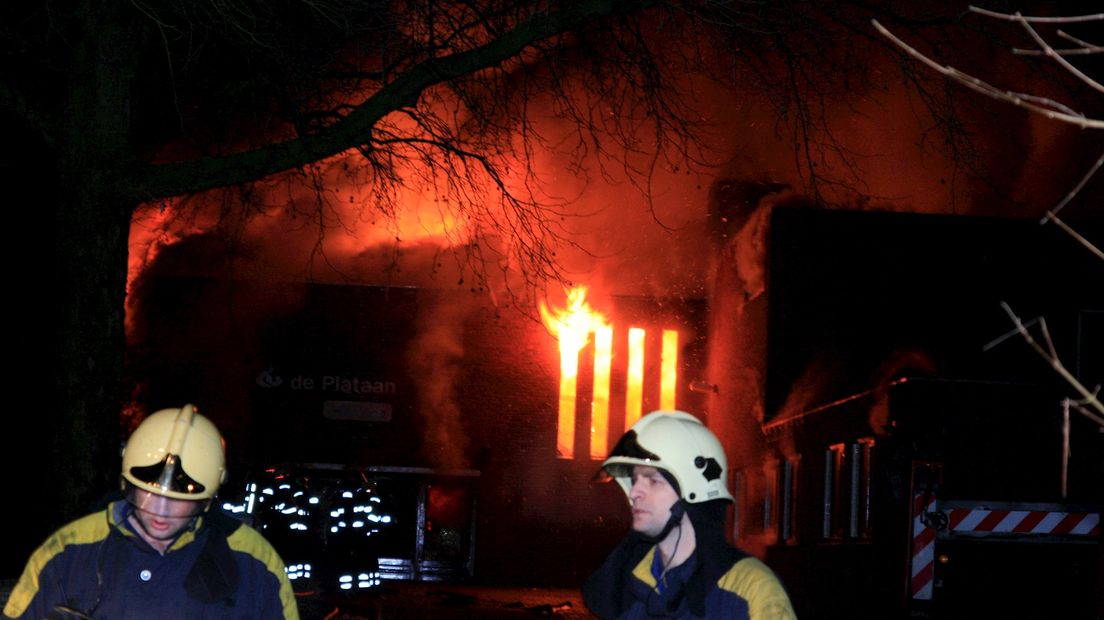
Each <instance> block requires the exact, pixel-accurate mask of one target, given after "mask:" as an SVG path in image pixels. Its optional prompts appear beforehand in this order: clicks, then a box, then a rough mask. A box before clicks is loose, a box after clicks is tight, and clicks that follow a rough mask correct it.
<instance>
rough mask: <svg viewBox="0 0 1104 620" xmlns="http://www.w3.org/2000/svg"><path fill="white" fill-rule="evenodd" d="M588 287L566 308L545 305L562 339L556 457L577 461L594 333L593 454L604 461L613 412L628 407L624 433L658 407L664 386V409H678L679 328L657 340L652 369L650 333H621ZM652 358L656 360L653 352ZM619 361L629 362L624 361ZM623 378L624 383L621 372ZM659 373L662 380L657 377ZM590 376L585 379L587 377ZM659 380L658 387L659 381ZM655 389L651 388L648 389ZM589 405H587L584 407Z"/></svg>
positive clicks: (544, 313)
mask: <svg viewBox="0 0 1104 620" xmlns="http://www.w3.org/2000/svg"><path fill="white" fill-rule="evenodd" d="M586 292H587V289H586V287H583V286H580V287H576V288H574V289H571V290H570V291H568V293H567V305H566V307H565V308H564V309H562V310H550V309H549V308H548V307H547V306H546V305H545V304H543V303H542V304H541V307H540V311H541V317H542V318H543V320H544V324H545V326H546V327H547V329H548V330H549V332H551V333H552V335H554V336H556V338H557V339H558V340H559V349H560V392H559V406H558V415H557V420H556V423H557V426H556V455H557V456H558V457H560V458H564V459H570V458H574V457H575V421H576V415H577V408H578V396H579V395H578V391H579V385H578V384H579V356H580V353H582V351H583V350H584V349H585V348H586V347H587V345H588V344H589V343H590V341H591V335H592V334H593V338H594V340H593V343H594V346H593V351H594V362H593V366H592V370H593V376H592V381H593V384H592V386H591V398H590V425H589V430H590V432H589V450H588V452H589V455H590V458H591V459H595V460H597V459H603V458H605V457H606V455H607V453H608V452H609V436H610V419H611V414H612V412H613V409H614V408H615V407H616V408H621V407H623V411H624V417H623V418H622V420H623V428H622V429H619V430H618V431H617V434H618V435H620V434H621V433H622V432H623V431H624V430H625V429H628V428H629V427H630V426H632V425H633V424H634V423H635V422H636V421H637V420H639V419H640V416H641V415H642V414H643V411H644V407H645V403H646V402H650V403H652V405H649V406H655V405H656V404H657V403H656V398H655V397H656V395H657V394H656V392H657V389H656V388H657V387H658V406H659V407H660V408H663V409H675V407H676V393H677V385H678V383H677V382H678V361H679V360H678V346H679V334H678V332H677V331H676V330H663V331H662V335H661V337H660V338H652V339H651V342H652V344H653V346H656V345H658V346H659V347H660V352H659V353H660V354H659V364H658V372H657V369H656V368H655V364H654V362H653V366H652V367H651V369H650V370H649V365H648V358H649V355H648V348H649V343H650V340H649V337H648V330H646V329H643V328H639V327H631V328H629V329H628V330H626V331H623V332H617V330H616V329H615V328H614V327H613V326H611V325H610V324H609V323H608V322H607V320H606V317H605V316H604V315H603V314H601V313H599V312H597V311H595V310H594V309H592V308H591V307H590V305H589V304H588V303H587V302H586ZM651 356H652V359H655V358H654V356H655V352H654V351H653V352H652V354H651ZM616 358H620V359H622V360H623V361H622V362H618V361H617V359H616ZM620 373H624V374H623V377H624V378H623V380H619V379H620V378H621V376H622V375H621V374H620ZM656 374H658V377H656ZM584 376H585V375H584ZM656 379H658V386H656V384H655V383H654V381H655V380H656ZM649 384H650V385H651V389H650V390H649V389H647V388H648V387H649ZM611 386H617V387H622V386H623V389H624V392H623V394H611V392H612V387H611ZM584 406H585V405H584Z"/></svg>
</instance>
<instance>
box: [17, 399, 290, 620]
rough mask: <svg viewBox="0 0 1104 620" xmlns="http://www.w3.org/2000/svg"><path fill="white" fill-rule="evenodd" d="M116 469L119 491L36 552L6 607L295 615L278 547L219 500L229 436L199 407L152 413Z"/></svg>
mask: <svg viewBox="0 0 1104 620" xmlns="http://www.w3.org/2000/svg"><path fill="white" fill-rule="evenodd" d="M121 479H122V490H123V499H121V500H119V501H115V502H112V503H111V504H109V505H108V506H107V507H106V508H105V509H104V510H101V511H98V512H94V513H92V514H89V515H87V516H85V517H83V518H81V519H78V520H76V521H73V522H72V523H69V524H68V525H65V526H63V527H62V528H61V529H60V530H58V531H57V532H56V533H54V534H53V535H52V536H51V537H50V538H49V539H47V540H46V542H45V543H43V544H42V545H41V546H40V547H39V548H38V549H37V550H36V551H35V552H34V554H33V555H32V556H31V559H30V561H29V562H27V567H26V568H25V569H24V571H23V575H22V577H21V578H20V579H19V582H18V583H17V584H16V586H15V588H14V589H13V590H12V593H11V595H10V596H9V597H8V601H7V603H6V605H5V606H4V616H5V617H8V618H26V619H32V618H33V619H35V620H37V619H39V618H101V617H102V618H124V617H125V618H164V619H166V620H167V619H171V618H231V617H233V618H274V619H275V618H282V619H284V620H298V618H299V611H298V607H297V606H296V602H295V594H294V592H293V591H292V588H291V584H290V582H289V581H288V578H287V575H286V573H285V571H284V563H283V561H282V560H281V559H280V556H279V554H277V552H276V550H275V549H273V548H272V546H271V545H270V544H269V543H268V541H267V540H265V539H264V538H263V537H262V536H261V534H260V533H258V532H257V531H256V530H254V529H252V528H251V527H249V526H247V525H245V524H243V523H241V522H240V521H238V520H236V519H234V518H233V517H231V516H229V515H227V514H225V513H223V512H222V511H221V510H219V509H215V508H213V507H212V504H213V502H214V499H215V497H216V494H217V493H218V490H219V487H220V486H221V485H222V483H223V482H224V481H225V479H226V444H225V442H224V441H223V439H222V436H221V435H220V434H219V431H218V429H217V428H216V427H215V425H214V424H213V423H212V422H211V421H210V420H209V419H207V418H206V417H205V416H202V415H200V414H199V413H198V412H197V411H196V408H195V407H194V406H192V405H184V406H183V407H180V408H173V409H162V410H160V411H157V412H156V413H153V414H151V415H149V416H148V417H146V419H145V420H143V421H142V423H141V424H139V425H138V428H137V429H135V431H134V432H133V433H132V434H131V436H130V439H129V440H128V441H127V443H126V446H125V447H124V449H123V458H122V472H121Z"/></svg>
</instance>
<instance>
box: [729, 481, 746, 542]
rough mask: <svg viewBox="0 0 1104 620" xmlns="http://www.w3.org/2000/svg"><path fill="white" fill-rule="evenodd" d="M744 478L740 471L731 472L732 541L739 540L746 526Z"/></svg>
mask: <svg viewBox="0 0 1104 620" xmlns="http://www.w3.org/2000/svg"><path fill="white" fill-rule="evenodd" d="M745 477H746V476H745V474H744V472H743V471H742V470H740V471H734V472H732V500H733V501H732V503H733V504H734V507H733V509H732V539H733V540H739V539H740V534H741V533H742V531H743V529H744V526H745V525H746V519H747V514H745V507H746V506H747V497H746V495H747V488H746V487H747V485H746V484H745V481H744V479H745Z"/></svg>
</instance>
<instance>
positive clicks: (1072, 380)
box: [1000, 301, 1104, 426]
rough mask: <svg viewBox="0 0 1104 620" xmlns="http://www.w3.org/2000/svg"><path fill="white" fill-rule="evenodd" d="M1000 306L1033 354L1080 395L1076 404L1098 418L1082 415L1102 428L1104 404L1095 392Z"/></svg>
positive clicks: (1007, 307)
mask: <svg viewBox="0 0 1104 620" xmlns="http://www.w3.org/2000/svg"><path fill="white" fill-rule="evenodd" d="M1000 305H1001V307H1002V308H1004V311H1005V312H1006V313H1007V314H1008V316H1009V317H1010V318H1011V319H1012V323H1013V324H1014V325H1015V326H1016V331H1017V332H1019V334H1020V335H1021V336H1023V338H1024V340H1026V341H1027V344H1029V345H1030V346H1031V348H1032V349H1035V352H1036V353H1038V354H1039V355H1040V356H1042V358H1043V359H1045V360H1047V361H1048V362H1049V363H1050V366H1051V367H1052V368H1054V370H1055V371H1056V372H1057V373H1058V374H1059V375H1061V376H1062V378H1063V379H1065V380H1066V382H1067V383H1069V384H1070V386H1072V387H1073V389H1074V390H1076V391H1077V393H1078V394H1080V395H1081V400H1079V401H1077V402H1078V403H1081V404H1082V405H1085V406H1090V407H1092V408H1093V409H1096V410H1097V411H1099V412H1100V417H1099V418H1098V417H1097V416H1096V414H1094V413H1092V412H1090V411H1088V410H1086V411H1084V412H1082V413H1084V414H1085V415H1086V416H1088V417H1089V418H1090V419H1092V420H1094V421H1095V422H1096V423H1097V424H1100V425H1101V426H1104V404H1101V402H1100V399H1099V398H1097V396H1096V391H1095V390H1094V391H1093V392H1090V391H1089V390H1087V389H1086V388H1085V386H1084V385H1082V384H1081V382H1080V381H1078V380H1077V377H1074V376H1073V375H1072V374H1070V372H1069V371H1068V370H1066V367H1065V366H1063V365H1062V360H1060V359H1058V356H1057V354H1054V353H1052V352H1051V353H1048V352H1047V351H1046V350H1045V349H1043V347H1041V346H1039V343H1038V342H1036V340H1035V339H1034V338H1033V337H1032V336H1031V332H1029V331H1028V330H1027V327H1026V326H1025V325H1024V323H1023V322H1022V321H1020V317H1018V316H1016V313H1015V312H1013V311H1012V308H1011V307H1009V305H1008V304H1007V303H1005V302H1003V301H1002V302H1001V304H1000ZM1038 321H1039V322H1040V323H1041V324H1042V325H1043V326H1044V327H1043V330H1044V333H1046V327H1045V326H1046V321H1045V320H1043V319H1042V318H1040V319H1038ZM1049 339H1050V336H1049V335H1047V340H1048V341H1049Z"/></svg>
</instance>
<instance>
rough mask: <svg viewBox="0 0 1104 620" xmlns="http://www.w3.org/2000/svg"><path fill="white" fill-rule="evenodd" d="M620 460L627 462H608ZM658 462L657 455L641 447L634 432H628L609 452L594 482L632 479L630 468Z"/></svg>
mask: <svg viewBox="0 0 1104 620" xmlns="http://www.w3.org/2000/svg"><path fill="white" fill-rule="evenodd" d="M621 459H625V460H627V461H628V462H626V461H621V462H619V463H618V462H614V463H610V462H609V461H611V460H614V461H616V460H621ZM659 461H660V458H659V455H658V454H656V453H654V452H652V451H650V450H648V449H647V448H645V447H643V446H641V445H640V442H639V441H637V434H636V431H634V430H630V431H628V432H627V433H625V434H624V435H622V436H621V439H620V440H619V441H618V442H617V445H615V446H614V447H613V450H611V451H610V454H609V456H608V457H607V458H606V464H605V465H604V466H603V467H602V468H601V469H599V470H598V473H597V474H596V475H595V476H594V480H595V481H596V482H609V481H610V480H612V479H613V478H617V477H626V476H627V477H632V468H633V467H634V466H635V465H643V464H646V463H658V462H659Z"/></svg>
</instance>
